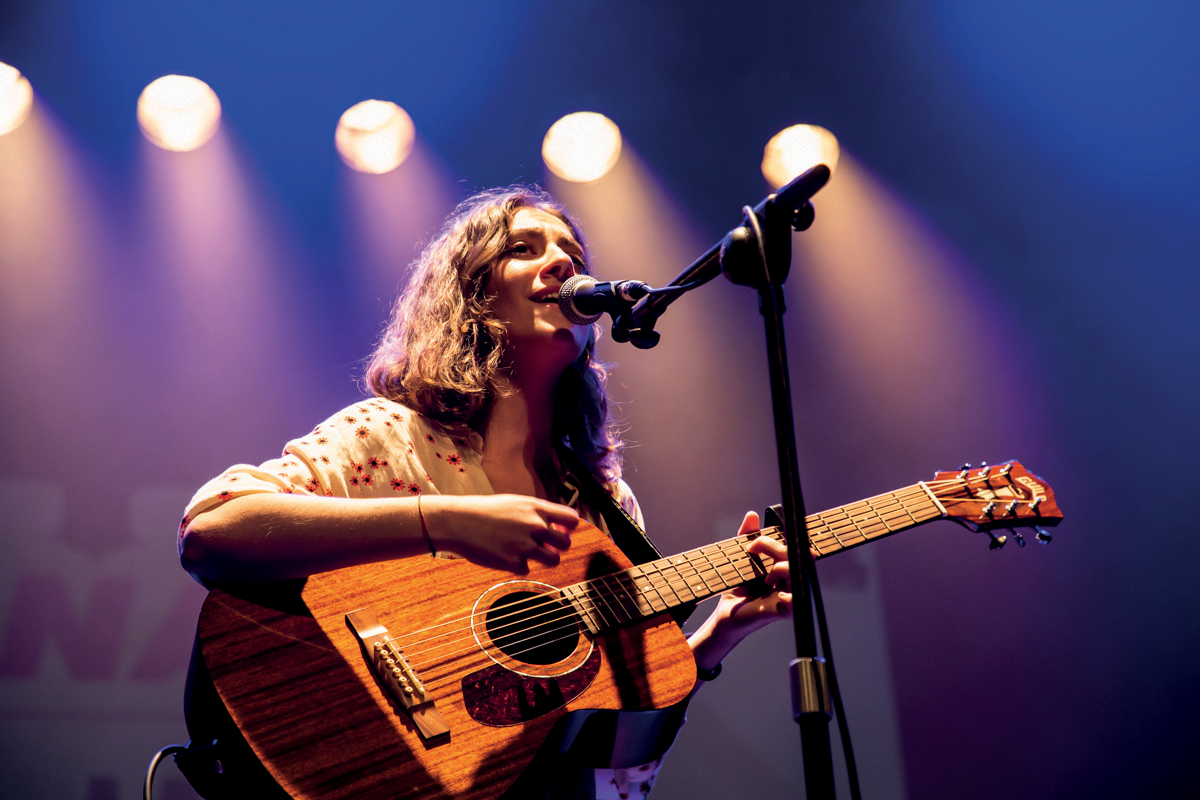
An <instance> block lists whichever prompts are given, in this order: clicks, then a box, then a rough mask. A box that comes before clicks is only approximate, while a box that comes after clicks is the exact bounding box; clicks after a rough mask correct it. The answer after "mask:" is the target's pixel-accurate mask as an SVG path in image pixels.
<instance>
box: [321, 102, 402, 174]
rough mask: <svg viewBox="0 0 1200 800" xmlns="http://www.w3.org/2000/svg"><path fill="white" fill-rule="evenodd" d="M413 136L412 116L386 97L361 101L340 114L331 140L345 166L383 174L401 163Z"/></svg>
mask: <svg viewBox="0 0 1200 800" xmlns="http://www.w3.org/2000/svg"><path fill="white" fill-rule="evenodd" d="M415 137H416V128H414V127H413V121H412V117H410V116H409V115H408V112H407V111H405V110H404V109H403V108H401V107H400V106H398V105H396V104H395V103H390V102H388V101H386V100H364V101H362V102H361V103H357V104H355V105H352V106H350V108H348V109H346V113H344V114H342V118H341V119H339V120H338V126H337V133H336V134H335V135H334V142H335V143H336V144H337V151H338V154H339V155H341V157H342V160H343V161H345V162H346V164H347V165H349V166H350V167H352V168H353V169H356V170H358V171H359V172H369V173H371V174H374V175H382V174H383V173H385V172H391V171H392V170H394V169H395V168H396V167H398V166H400V165H401V164H403V163H404V159H406V158H408V154H409V153H411V152H412V148H413V139H414V138H415Z"/></svg>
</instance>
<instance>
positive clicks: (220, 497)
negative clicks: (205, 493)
mask: <svg viewBox="0 0 1200 800" xmlns="http://www.w3.org/2000/svg"><path fill="white" fill-rule="evenodd" d="M232 498H233V492H230V491H228V490H226V491H224V492H221V493H220V494H218V495H217V499H218V500H230V499H232Z"/></svg>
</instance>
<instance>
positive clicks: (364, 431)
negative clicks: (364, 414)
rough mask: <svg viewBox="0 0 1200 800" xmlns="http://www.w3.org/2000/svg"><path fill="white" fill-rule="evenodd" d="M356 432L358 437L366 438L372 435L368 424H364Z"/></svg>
mask: <svg viewBox="0 0 1200 800" xmlns="http://www.w3.org/2000/svg"><path fill="white" fill-rule="evenodd" d="M354 433H355V434H357V435H358V438H360V439H365V438H367V437H368V436H370V435H371V430H370V429H369V428H368V427H367V426H366V425H363V426H362V427H360V428H359V429H358V430H356V431H355V432H354Z"/></svg>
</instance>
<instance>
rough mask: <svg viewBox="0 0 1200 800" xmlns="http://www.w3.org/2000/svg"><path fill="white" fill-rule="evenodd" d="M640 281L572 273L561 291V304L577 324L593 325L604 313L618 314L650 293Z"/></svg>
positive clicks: (559, 291)
mask: <svg viewBox="0 0 1200 800" xmlns="http://www.w3.org/2000/svg"><path fill="white" fill-rule="evenodd" d="M650 291H651V289H650V287H649V286H648V285H646V284H644V283H642V282H641V281H603V282H601V281H597V280H596V279H595V278H593V277H592V276H591V275H572V276H571V277H569V278H567V280H566V281H565V282H564V283H563V285H562V286H561V287H560V288H559V290H558V307H559V309H560V310H561V311H562V313H563V316H565V317H566V318H567V319H569V320H570V321H571V322H573V323H574V324H576V325H591V324H592V323H593V322H595V321H596V320H598V319H600V317H601V316H603V315H604V313H605V312H607V313H609V314H612V315H613V316H614V317H616V316H617V315H618V314H620V313H621V312H622V311H626V310H628V309H629V308H630V307H632V306H633V304H634V303H636V302H637V301H638V300H640V299H641V298H643V297H645V296H646V295H648V294H650Z"/></svg>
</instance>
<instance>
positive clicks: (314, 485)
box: [304, 478, 321, 494]
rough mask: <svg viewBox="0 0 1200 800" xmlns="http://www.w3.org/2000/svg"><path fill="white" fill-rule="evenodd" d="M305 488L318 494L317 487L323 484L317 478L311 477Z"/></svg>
mask: <svg viewBox="0 0 1200 800" xmlns="http://www.w3.org/2000/svg"><path fill="white" fill-rule="evenodd" d="M304 488H305V489H308V490H309V491H310V492H312V493H313V494H316V491H317V489H320V488H321V485H320V484H318V483H317V479H316V478H309V479H308V481H307V482H305V484H304Z"/></svg>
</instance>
